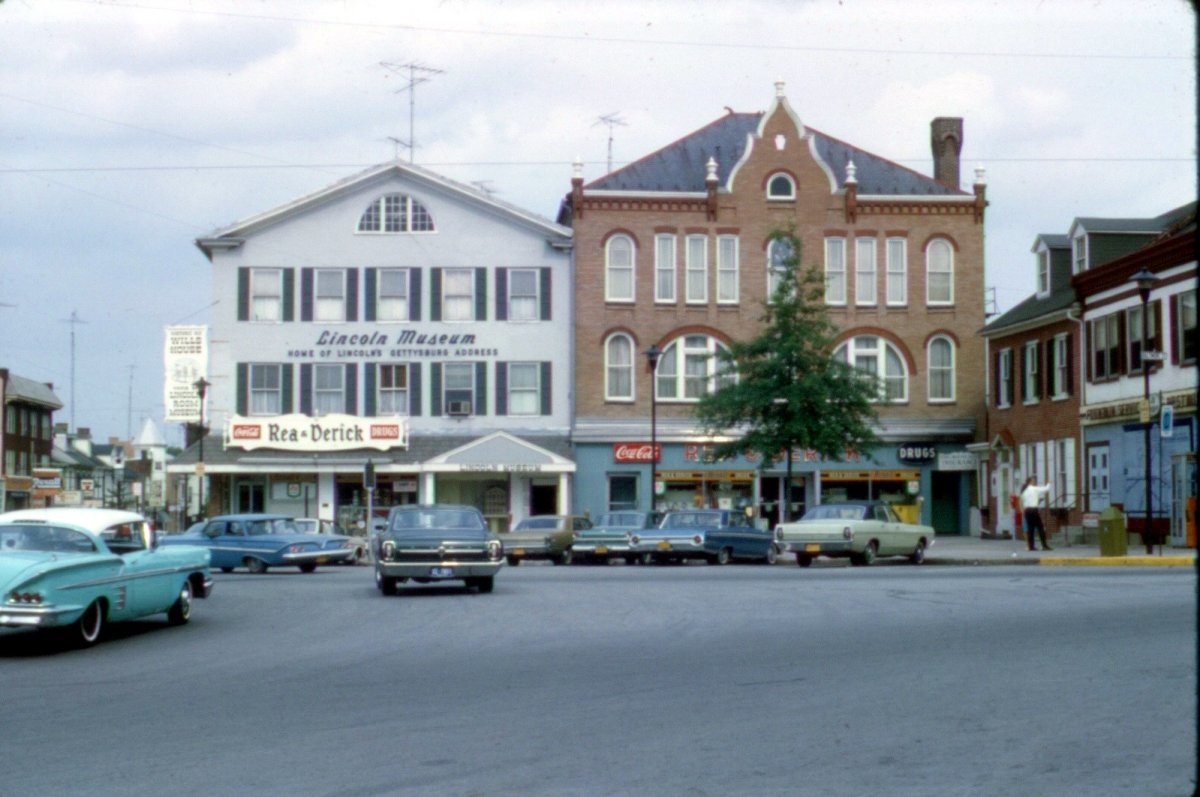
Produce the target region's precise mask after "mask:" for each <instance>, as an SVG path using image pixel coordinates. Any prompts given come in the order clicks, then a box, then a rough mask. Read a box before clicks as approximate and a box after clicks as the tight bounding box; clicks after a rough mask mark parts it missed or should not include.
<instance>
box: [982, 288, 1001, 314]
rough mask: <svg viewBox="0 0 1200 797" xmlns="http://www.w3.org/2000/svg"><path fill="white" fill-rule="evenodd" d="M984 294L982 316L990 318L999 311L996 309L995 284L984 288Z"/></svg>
mask: <svg viewBox="0 0 1200 797" xmlns="http://www.w3.org/2000/svg"><path fill="white" fill-rule="evenodd" d="M984 294H985V295H984V299H983V317H984V318H991V317H992V316H994V315H995V314H996V313H998V312H999V310H997V309H996V286H995V285H992V286H991V287H988V288H984Z"/></svg>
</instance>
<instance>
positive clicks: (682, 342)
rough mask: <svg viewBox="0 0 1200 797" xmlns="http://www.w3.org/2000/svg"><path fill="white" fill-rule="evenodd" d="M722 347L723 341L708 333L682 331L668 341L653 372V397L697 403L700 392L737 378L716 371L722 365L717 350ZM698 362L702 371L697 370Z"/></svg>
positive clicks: (724, 347)
mask: <svg viewBox="0 0 1200 797" xmlns="http://www.w3.org/2000/svg"><path fill="white" fill-rule="evenodd" d="M724 349H726V346H725V344H724V343H722V342H721V341H719V340H717V339H716V338H714V337H711V336H709V335H683V336H681V337H678V338H676V339H675V340H673V341H671V342H670V343H669V344H667V345H666V346H665V347H663V353H662V355H661V356H660V357H659V359H658V367H657V368H656V369H655V372H654V393H655V400H657V401H673V402H679V403H696V402H698V401H699V400H700V397H701V395H704V394H705V393H709V392H711V391H714V390H717V389H719V388H720V387H722V386H724V384H726V383H728V382H729V381H730V380H734V381H736V379H737V376H736V375H725V376H719V375H718V373H717V371H718V369H719V368H721V367H722V363H721V361H720V359H719V357H718V356H717V352H719V351H721V350H724ZM698 366H699V367H701V368H702V369H703V373H699V372H697V370H696V369H697V367H698ZM664 388H665V389H664ZM689 393H690V394H691V395H689Z"/></svg>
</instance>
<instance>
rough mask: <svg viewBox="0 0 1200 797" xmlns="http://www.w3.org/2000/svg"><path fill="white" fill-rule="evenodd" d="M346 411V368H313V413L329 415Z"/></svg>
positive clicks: (335, 366) (338, 365)
mask: <svg viewBox="0 0 1200 797" xmlns="http://www.w3.org/2000/svg"><path fill="white" fill-rule="evenodd" d="M345 411H346V367H345V366H344V365H341V364H337V365H314V366H313V413H314V414H315V415H329V414H331V413H339V412H345Z"/></svg>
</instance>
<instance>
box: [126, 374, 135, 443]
mask: <svg viewBox="0 0 1200 797" xmlns="http://www.w3.org/2000/svg"><path fill="white" fill-rule="evenodd" d="M125 439H126V440H132V439H133V366H132V365H130V366H129V397H128V403H127V404H126V405H125Z"/></svg>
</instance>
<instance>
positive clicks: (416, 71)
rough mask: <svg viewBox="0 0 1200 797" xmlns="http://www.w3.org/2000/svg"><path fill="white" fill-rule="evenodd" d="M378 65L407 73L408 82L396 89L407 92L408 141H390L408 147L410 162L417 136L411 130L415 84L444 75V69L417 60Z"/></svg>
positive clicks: (414, 110) (415, 98) (415, 96)
mask: <svg viewBox="0 0 1200 797" xmlns="http://www.w3.org/2000/svg"><path fill="white" fill-rule="evenodd" d="M379 65H380V66H382V67H383V68H384V69H386V70H388V71H389V72H392V73H395V74H397V75H401V76H403V75H404V73H405V72H407V73H408V83H406V84H405V85H404V86H401V87H400V88H398V89H396V93H397V94H399V93H400V92H402V91H407V92H408V141H400V140H399V139H392V141H393V142H394V143H395V144H396V145H397V146H405V147H408V162H409V163H412V162H413V161H414V159H415V158H416V153H417V137H416V133H414V132H413V119H414V118H415V117H416V111H417V86H418V85H420V84H421V83H427V82H429V80H430V79H431V78H432V76H433V75H444V74H445V70H443V69H435V68H434V67H432V66H426V65H425V64H422V63H420V62H419V61H409V62H408V63H405V64H396V63H392V62H391V61H380V62H379Z"/></svg>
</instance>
